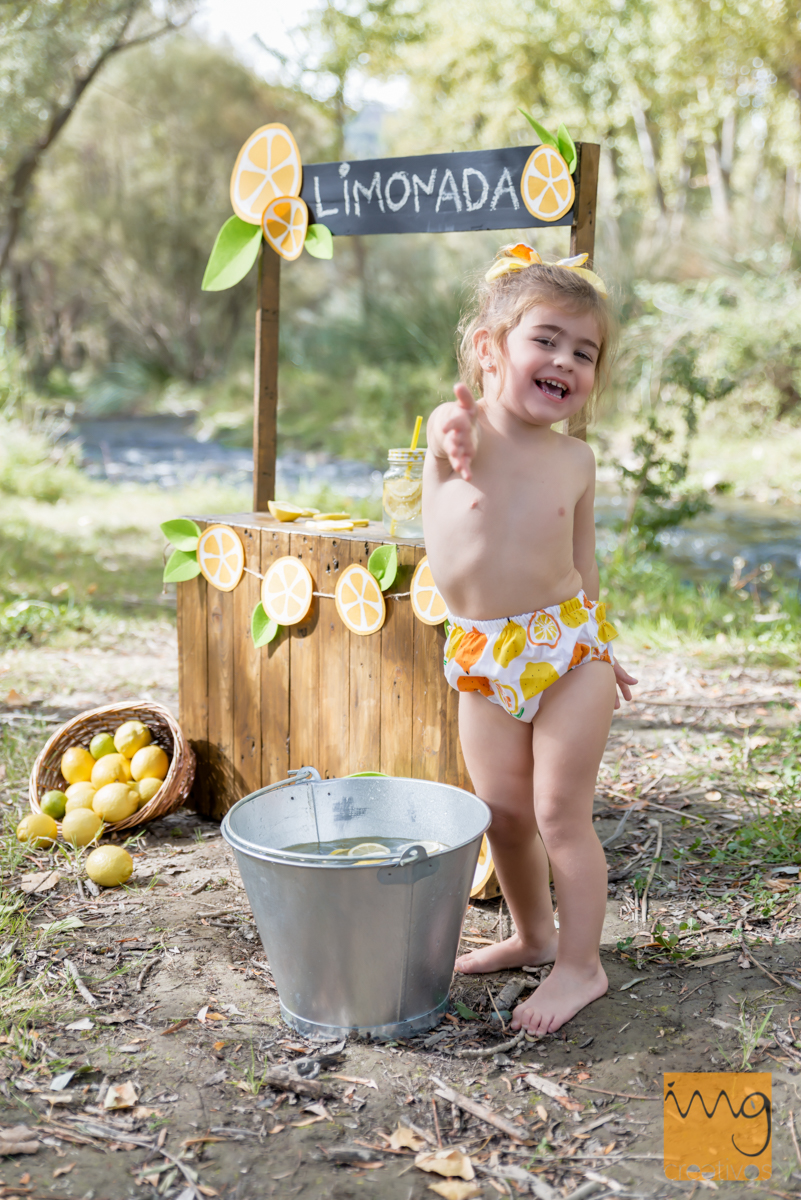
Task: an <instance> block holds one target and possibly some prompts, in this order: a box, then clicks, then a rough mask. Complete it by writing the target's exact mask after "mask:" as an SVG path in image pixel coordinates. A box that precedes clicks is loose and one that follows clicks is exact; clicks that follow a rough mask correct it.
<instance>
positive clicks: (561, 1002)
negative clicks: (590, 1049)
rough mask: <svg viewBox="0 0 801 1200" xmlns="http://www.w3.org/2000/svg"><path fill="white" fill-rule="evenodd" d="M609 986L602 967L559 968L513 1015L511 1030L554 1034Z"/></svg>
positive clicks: (552, 972)
mask: <svg viewBox="0 0 801 1200" xmlns="http://www.w3.org/2000/svg"><path fill="white" fill-rule="evenodd" d="M608 986H609V981H608V980H607V978H606V972H605V971H604V969H603V967H602V966H601V964H600V963H598V965H597V967H596V968H595V969H593V970H591V971H589V972H588V971H580V970H577V969H576V968H574V967H562V966H556V967H554V969H553V970H552V971H551V973H550V975H549V976H548V978H547V979H544V980H543V981H542V983H541V984H540V986H539V987H538V988H537V990H536V991H535V992H532V994H531V995H530V996H529V998H528V999H527V1000H525V1001H524V1002H523V1003H522V1004H518V1006H517V1008H516V1009H515V1010H514V1012H513V1013H512V1029H514V1030H517V1029H525V1030H526V1031H527V1032H528V1033H539V1034H543V1033H554V1032H555V1031H556V1030H557V1029H560V1028H561V1027H562V1025H564V1024H565V1022H566V1021H569V1020H570V1019H571V1017H575V1015H576V1013H577V1012H579V1011H580V1010H581V1009H582V1008H584V1007H585V1005H587V1004H591V1003H592V1002H593V1000H597V999H598V998H599V996H603V995H604V993H605V992H606V990H607V988H608Z"/></svg>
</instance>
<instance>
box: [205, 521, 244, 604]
mask: <svg viewBox="0 0 801 1200" xmlns="http://www.w3.org/2000/svg"><path fill="white" fill-rule="evenodd" d="M197 562H198V566H199V567H200V570H201V574H202V575H203V577H204V579H206V580H208V582H209V583H210V584H212V586H213V587H216V588H218V589H219V591H221V592H232V591H233V590H234V588H235V587H236V585H237V584H238V583H239V580H240V579H241V578H242V572H243V571H244V569H245V548H244V546H243V545H242V542H241V540H240V538H239V536H238V535H237V534H236V533H234V531H233V529H231V528H229V526H228V525H210V526H209V528H208V529H206V530H204V532H203V533H201V535H200V538H199V540H198V544H197Z"/></svg>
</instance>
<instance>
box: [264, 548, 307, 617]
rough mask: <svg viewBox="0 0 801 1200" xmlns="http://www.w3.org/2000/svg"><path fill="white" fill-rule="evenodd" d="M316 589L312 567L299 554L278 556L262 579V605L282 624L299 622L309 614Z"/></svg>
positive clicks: (268, 614) (270, 615) (269, 615)
mask: <svg viewBox="0 0 801 1200" xmlns="http://www.w3.org/2000/svg"><path fill="white" fill-rule="evenodd" d="M313 591H314V583H313V582H312V577H311V575H310V574H309V568H308V567H306V566H305V565H304V564H303V563H302V562H301V561H300V559H299V558H293V557H292V556H291V555H287V556H286V557H285V558H277V559H276V560H275V562H274V563H273V564H272V566H270V567H269V568H268V570H267V574H266V575H265V576H264V579H263V580H262V585H261V603H262V607H263V608H264V611H265V612H266V613H267V616H268V617H272V619H273V620H274V621H277V622H278V624H279V625H297V624H299V623H300V622H301V621H302V620H303V619H304V617H306V616H307V615H308V612H309V609H310V608H311V606H312V600H313V598H314V597H313V596H312V592H313Z"/></svg>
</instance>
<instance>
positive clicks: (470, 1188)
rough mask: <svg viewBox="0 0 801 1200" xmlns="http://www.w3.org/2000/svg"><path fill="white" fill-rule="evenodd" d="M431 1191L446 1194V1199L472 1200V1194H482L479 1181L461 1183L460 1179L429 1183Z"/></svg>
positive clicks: (440, 1194)
mask: <svg viewBox="0 0 801 1200" xmlns="http://www.w3.org/2000/svg"><path fill="white" fill-rule="evenodd" d="M428 1190H429V1192H436V1193H437V1195H438V1196H444V1197H445V1200H471V1197H472V1196H480V1195H481V1188H480V1187H479V1185H478V1184H477V1183H461V1182H460V1181H459V1180H458V1179H445V1180H443V1181H442V1183H429V1185H428Z"/></svg>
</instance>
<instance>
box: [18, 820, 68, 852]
mask: <svg viewBox="0 0 801 1200" xmlns="http://www.w3.org/2000/svg"><path fill="white" fill-rule="evenodd" d="M57 837H58V825H56V823H55V821H54V820H53V818H52V817H48V816H47V814H46V813H28V815H27V817H23V818H22V820H21V821H20V823H19V825H18V826H17V838H18V840H19V841H20V842H30V844H31V845H32V846H38V847H40V848H45V849H46V848H47V847H48V846H52V845H53V842H54V841H55V840H56V838H57Z"/></svg>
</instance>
